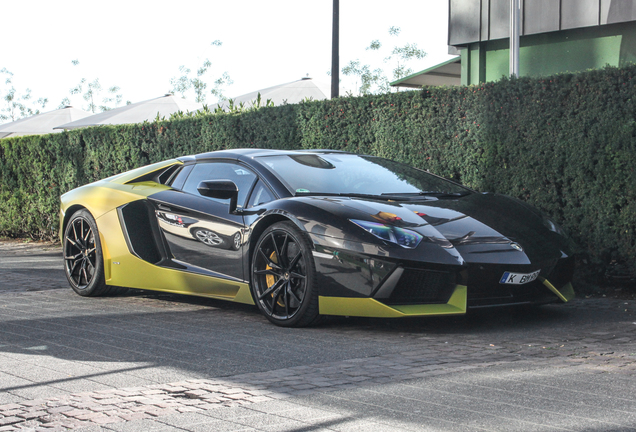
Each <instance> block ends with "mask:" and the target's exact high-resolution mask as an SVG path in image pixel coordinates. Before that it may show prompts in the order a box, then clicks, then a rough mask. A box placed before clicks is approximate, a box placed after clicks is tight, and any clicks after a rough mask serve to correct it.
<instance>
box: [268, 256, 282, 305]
mask: <svg viewBox="0 0 636 432" xmlns="http://www.w3.org/2000/svg"><path fill="white" fill-rule="evenodd" d="M269 259H271V260H272V262H274V263H276V264H278V258H277V257H276V252H272V254H271V255H270V256H269ZM265 269H266V270H271V269H272V267H271V266H270V265H269V264H267V265H266V266H265ZM265 281H266V282H267V288H270V287H271V286H272V285H274V284H275V283H276V279H275V278H274V275H271V274H268V275H267V276H265ZM271 295H272V297H274V293H272V294H271ZM282 299H283V298H282V297H279V298H278V301H277V302H276V304H277V305H278V306H280V307H285V303H284V302H283V300H282Z"/></svg>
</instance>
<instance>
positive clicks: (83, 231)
mask: <svg viewBox="0 0 636 432" xmlns="http://www.w3.org/2000/svg"><path fill="white" fill-rule="evenodd" d="M63 246H64V248H63V252H64V270H65V271H64V273H65V274H66V278H67V279H68V282H69V284H70V285H71V288H73V291H75V292H76V293H77V294H79V295H81V296H85V297H97V296H103V295H110V294H116V293H120V292H121V290H122V288H119V287H110V286H108V285H106V282H105V280H104V258H103V255H102V244H101V242H100V240H99V232H98V231H97V224H96V223H95V219H93V216H91V214H90V213H89V212H88V211H86V210H80V211H78V212H76V213H75V214H73V216H71V219H70V220H69V222H68V224H67V225H66V230H64V243H63ZM124 290H125V288H124Z"/></svg>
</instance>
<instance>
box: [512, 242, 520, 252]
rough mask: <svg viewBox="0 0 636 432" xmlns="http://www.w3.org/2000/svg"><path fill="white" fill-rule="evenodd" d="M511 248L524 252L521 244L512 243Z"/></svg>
mask: <svg viewBox="0 0 636 432" xmlns="http://www.w3.org/2000/svg"><path fill="white" fill-rule="evenodd" d="M510 246H511V247H512V248H513V249H517V250H518V251H519V252H523V248H522V247H521V245H520V244H519V243H515V242H510Z"/></svg>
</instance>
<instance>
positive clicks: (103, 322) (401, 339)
mask: <svg viewBox="0 0 636 432" xmlns="http://www.w3.org/2000/svg"><path fill="white" fill-rule="evenodd" d="M634 303H635V302H633V301H630V300H618V299H576V300H574V301H572V302H570V303H568V304H560V305H549V306H545V307H542V308H535V309H500V310H491V311H486V312H483V313H479V314H474V315H469V316H466V317H458V318H448V317H447V318H427V319H411V320H379V319H358V318H332V319H329V320H327V321H326V322H325V323H324V324H322V325H320V326H318V327H314V328H308V329H282V328H278V327H275V326H273V325H271V324H269V323H268V322H267V321H266V320H265V319H264V318H263V317H262V316H261V315H259V314H258V312H257V311H256V309H255V308H253V307H248V306H243V305H236V304H232V303H225V302H221V301H214V300H208V299H198V298H193V297H185V296H173V295H164V294H153V293H150V292H141V291H132V292H130V293H128V294H126V295H122V296H117V297H106V298H82V297H80V296H77V295H76V294H74V293H73V292H72V290H71V289H70V288H69V287H68V284H67V282H66V279H65V276H64V272H63V270H62V260H61V249H60V247H59V246H57V245H51V244H42V243H40V244H33V243H31V244H27V243H20V242H15V241H10V242H7V241H4V242H3V241H0V431H4V430H9V431H14V430H67V429H76V430H86V431H93V430H95V431H96V430H107V431H110V430H113V431H149V430H153V431H168V430H177V431H181V430H187V431H217V430H218V431H235V430H236V431H239V430H241V431H243V430H245V431H255V430H256V431H322V430H325V431H398V430H400V431H466V430H468V431H472V430H475V431H496V430H505V431H509V430H519V431H560V430H567V431H623V430H625V431H627V430H636V306H635V304H634Z"/></svg>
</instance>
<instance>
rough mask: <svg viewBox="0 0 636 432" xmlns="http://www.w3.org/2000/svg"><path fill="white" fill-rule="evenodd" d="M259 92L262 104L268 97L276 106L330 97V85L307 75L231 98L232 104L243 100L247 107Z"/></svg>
mask: <svg viewBox="0 0 636 432" xmlns="http://www.w3.org/2000/svg"><path fill="white" fill-rule="evenodd" d="M259 93H260V94H261V103H263V104H264V103H265V102H267V100H268V99H270V100H271V101H272V102H274V105H276V106H278V105H282V104H284V103H285V102H287V103H289V104H294V103H299V102H302V101H303V100H305V99H307V98H310V99H312V100H323V99H331V97H330V95H331V86H330V85H328V84H325V83H322V82H320V81H316V80H313V79H311V78H309V77H307V78H303V79H300V80H298V81H293V82H290V83H287V84H280V85H277V86H274V87H269V88H266V89H263V90H257V91H253V92H251V93H247V94H244V95H242V96H237V97H235V98H231V99H232V101H233V102H234V105H239V104H240V103H241V102H243V103H244V104H245V105H246V106H248V107H249V106H250V103H253V102H254V101H256V98H257V97H258V94H259ZM220 105H221V106H222V107H227V106H228V103H227V102H224V103H222V104H220Z"/></svg>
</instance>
